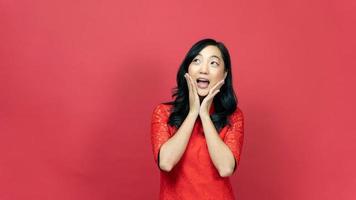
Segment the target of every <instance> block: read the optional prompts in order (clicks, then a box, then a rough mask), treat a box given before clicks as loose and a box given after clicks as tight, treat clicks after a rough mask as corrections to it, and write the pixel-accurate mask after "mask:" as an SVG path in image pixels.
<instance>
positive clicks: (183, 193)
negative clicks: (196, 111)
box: [151, 104, 244, 200]
mask: <svg viewBox="0 0 356 200" xmlns="http://www.w3.org/2000/svg"><path fill="white" fill-rule="evenodd" d="M171 107H172V105H165V104H159V105H158V106H157V107H156V108H155V109H154V111H153V114H152V123H151V142H152V150H153V155H154V160H155V162H156V164H157V166H158V153H159V150H160V147H161V145H162V144H163V143H165V142H166V141H167V140H168V139H169V138H170V137H171V136H172V135H173V134H174V133H175V132H176V131H177V128H175V127H172V126H170V125H169V124H168V123H167V122H168V117H169V114H170V110H169V109H170V108H171ZM213 112H214V104H212V105H211V108H210V111H209V113H210V114H211V113H213ZM229 119H230V121H231V124H232V126H228V125H226V126H225V127H224V128H223V129H222V130H221V132H220V134H219V135H220V138H221V139H222V140H223V141H224V143H225V144H226V145H227V146H228V147H229V148H230V150H231V152H232V153H233V155H234V158H235V159H236V160H238V161H239V160H240V154H241V149H242V144H243V137H244V134H243V114H242V111H241V110H240V109H239V108H237V109H236V110H235V112H234V113H233V114H231V115H230V116H229ZM237 163H238V164H239V162H237ZM159 169H160V168H159ZM235 170H236V166H235ZM235 170H234V172H235ZM160 174H161V177H160V194H159V199H160V200H188V199H189V200H191V199H193V200H202V199H204V200H205V199H211V200H234V199H235V196H234V193H233V190H232V187H231V183H230V179H229V177H221V176H220V175H219V173H218V171H217V169H216V168H215V166H214V164H213V162H212V160H211V158H210V155H209V152H208V146H207V144H206V140H205V136H204V133H203V127H202V123H201V120H200V118H199V117H198V118H197V120H196V121H195V124H194V128H193V132H192V134H191V136H190V139H189V143H188V144H187V147H186V150H185V152H184V154H183V156H182V158H181V159H180V160H179V162H178V163H177V164H176V165H175V166H174V167H173V169H172V170H171V171H170V172H166V171H163V170H160Z"/></svg>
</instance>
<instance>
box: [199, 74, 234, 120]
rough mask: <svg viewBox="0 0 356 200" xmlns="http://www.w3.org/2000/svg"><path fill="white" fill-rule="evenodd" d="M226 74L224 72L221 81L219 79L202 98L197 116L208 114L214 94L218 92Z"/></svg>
mask: <svg viewBox="0 0 356 200" xmlns="http://www.w3.org/2000/svg"><path fill="white" fill-rule="evenodd" d="M226 75H227V74H225V77H224V79H223V80H221V81H219V82H218V83H216V84H215V85H214V86H213V87H212V88H211V89H210V90H209V93H208V95H207V96H206V97H205V98H204V100H203V102H202V103H201V105H200V110H199V116H204V115H207V116H209V110H210V107H211V104H212V103H213V99H214V96H215V95H216V94H217V93H218V92H220V88H221V86H222V85H223V84H224V83H225V78H226Z"/></svg>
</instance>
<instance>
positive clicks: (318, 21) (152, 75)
mask: <svg viewBox="0 0 356 200" xmlns="http://www.w3.org/2000/svg"><path fill="white" fill-rule="evenodd" d="M355 8H356V4H355V1H351V0H350V1H336V0H334V1H322V0H319V1H317V0H302V1H282V0H267V1H256V0H252V1H187V0H184V1H176V2H171V1H163V0H161V1H138V0H134V1H51V2H49V1H44V0H41V1H39V0H37V1H8V0H1V1H0V199H1V200H32V199H36V200H38V199H51V200H63V199H65V200H79V199H83V200H84V199H85V200H92V199H93V200H97V199H105V200H109V199H113V200H114V199H157V197H158V190H159V171H158V168H157V166H155V164H154V161H153V155H152V151H151V144H150V136H149V134H150V120H151V114H152V111H153V108H154V107H155V106H156V105H157V104H158V103H160V102H162V101H168V100H171V90H172V88H173V87H174V86H175V77H176V72H177V69H178V66H179V64H180V63H181V61H182V59H183V57H184V56H185V53H186V52H187V51H188V49H189V48H190V47H191V45H192V44H193V43H195V42H196V41H198V40H200V39H202V38H205V37H212V38H215V39H217V40H220V41H223V42H224V43H225V44H226V46H227V47H228V49H229V50H230V53H231V57H232V65H233V78H234V87H235V90H236V93H237V94H238V97H239V101H240V104H239V106H240V108H241V109H242V110H243V112H244V115H245V143H244V147H243V154H242V157H241V164H240V166H239V169H238V171H237V173H236V174H234V175H233V177H231V181H232V184H233V187H234V192H235V194H236V196H237V199H241V200H242V199H243V200H249V199H250V200H256V199H260V200H261V199H267V200H270V199H274V200H285V199H289V200H301V199H302V200H315V199H323V200H329V199H330V200H331V199H333V200H334V199H338V200H339V199H341V200H346V199H347V200H349V199H350V200H351V199H355V198H356V190H355V185H356V172H355V169H356V160H355V152H356V145H355V141H356V140H355V139H356V137H355V124H356V123H355V122H354V121H355V117H354V113H355V111H356V109H355V107H356V106H355V102H356V95H355V89H354V86H355V80H352V79H354V76H355V71H356V70H355V68H354V67H355V64H356V61H355V55H354V54H355V53H354V52H355V46H356V41H355V34H356V28H355V24H356V17H355V14H354V13H355Z"/></svg>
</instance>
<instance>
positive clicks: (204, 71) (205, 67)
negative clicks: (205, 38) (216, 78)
mask: <svg viewBox="0 0 356 200" xmlns="http://www.w3.org/2000/svg"><path fill="white" fill-rule="evenodd" d="M200 73H202V74H208V73H209V67H208V63H203V64H202V65H201V66H200Z"/></svg>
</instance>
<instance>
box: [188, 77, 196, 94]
mask: <svg viewBox="0 0 356 200" xmlns="http://www.w3.org/2000/svg"><path fill="white" fill-rule="evenodd" d="M189 78H190V81H191V83H192V88H193V92H194V93H195V94H198V90H197V87H198V86H197V83H196V82H195V81H193V79H192V77H191V76H189Z"/></svg>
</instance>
